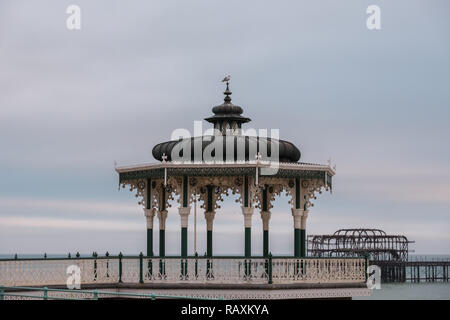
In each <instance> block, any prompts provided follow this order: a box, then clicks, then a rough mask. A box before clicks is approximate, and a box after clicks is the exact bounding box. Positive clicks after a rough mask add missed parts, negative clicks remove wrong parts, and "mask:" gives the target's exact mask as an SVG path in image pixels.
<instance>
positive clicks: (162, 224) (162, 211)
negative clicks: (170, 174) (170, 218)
mask: <svg viewBox="0 0 450 320" xmlns="http://www.w3.org/2000/svg"><path fill="white" fill-rule="evenodd" d="M166 219H167V210H166V190H165V189H164V188H162V192H161V200H160V204H159V211H158V220H159V256H160V257H164V256H165V255H166V241H165V240H166V237H165V230H166Z"/></svg>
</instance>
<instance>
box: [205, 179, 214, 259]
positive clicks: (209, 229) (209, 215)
mask: <svg viewBox="0 0 450 320" xmlns="http://www.w3.org/2000/svg"><path fill="white" fill-rule="evenodd" d="M207 192H208V199H207V200H208V201H207V203H206V211H205V219H206V256H207V257H212V255H213V222H214V216H215V215H216V213H215V211H214V208H213V198H212V197H213V186H208V187H207Z"/></svg>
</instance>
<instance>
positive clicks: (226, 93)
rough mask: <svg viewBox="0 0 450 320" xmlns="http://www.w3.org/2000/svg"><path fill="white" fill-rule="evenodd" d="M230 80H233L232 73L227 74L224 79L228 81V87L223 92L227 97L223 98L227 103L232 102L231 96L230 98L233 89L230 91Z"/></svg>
mask: <svg viewBox="0 0 450 320" xmlns="http://www.w3.org/2000/svg"><path fill="white" fill-rule="evenodd" d="M230 80H231V76H230V75H228V76H226V77H225V78H223V80H222V82H226V83H227V89H226V90H225V92H224V93H223V94H224V95H225V98H224V99H223V100H224V101H225V103H230V102H231V98H230V95H231V91H230V87H229V84H230Z"/></svg>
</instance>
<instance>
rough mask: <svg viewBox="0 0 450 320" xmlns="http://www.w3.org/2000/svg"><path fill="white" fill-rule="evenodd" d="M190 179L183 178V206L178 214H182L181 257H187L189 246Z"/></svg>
mask: <svg viewBox="0 0 450 320" xmlns="http://www.w3.org/2000/svg"><path fill="white" fill-rule="evenodd" d="M188 197H189V194H188V177H187V176H184V177H183V194H182V201H181V204H182V206H181V207H180V208H178V213H179V214H180V219H181V256H182V257H187V244H188V237H187V230H188V218H189V214H190V212H191V207H190V206H188V204H189V201H188Z"/></svg>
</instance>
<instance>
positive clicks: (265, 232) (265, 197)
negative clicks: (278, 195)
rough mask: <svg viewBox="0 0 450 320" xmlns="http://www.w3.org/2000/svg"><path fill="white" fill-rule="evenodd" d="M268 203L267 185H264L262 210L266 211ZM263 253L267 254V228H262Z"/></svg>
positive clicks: (266, 255) (265, 255)
mask: <svg viewBox="0 0 450 320" xmlns="http://www.w3.org/2000/svg"><path fill="white" fill-rule="evenodd" d="M267 208H268V205H267V185H266V186H264V189H263V203H262V210H263V211H264V212H266V211H267ZM263 255H264V257H268V256H269V230H263Z"/></svg>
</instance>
